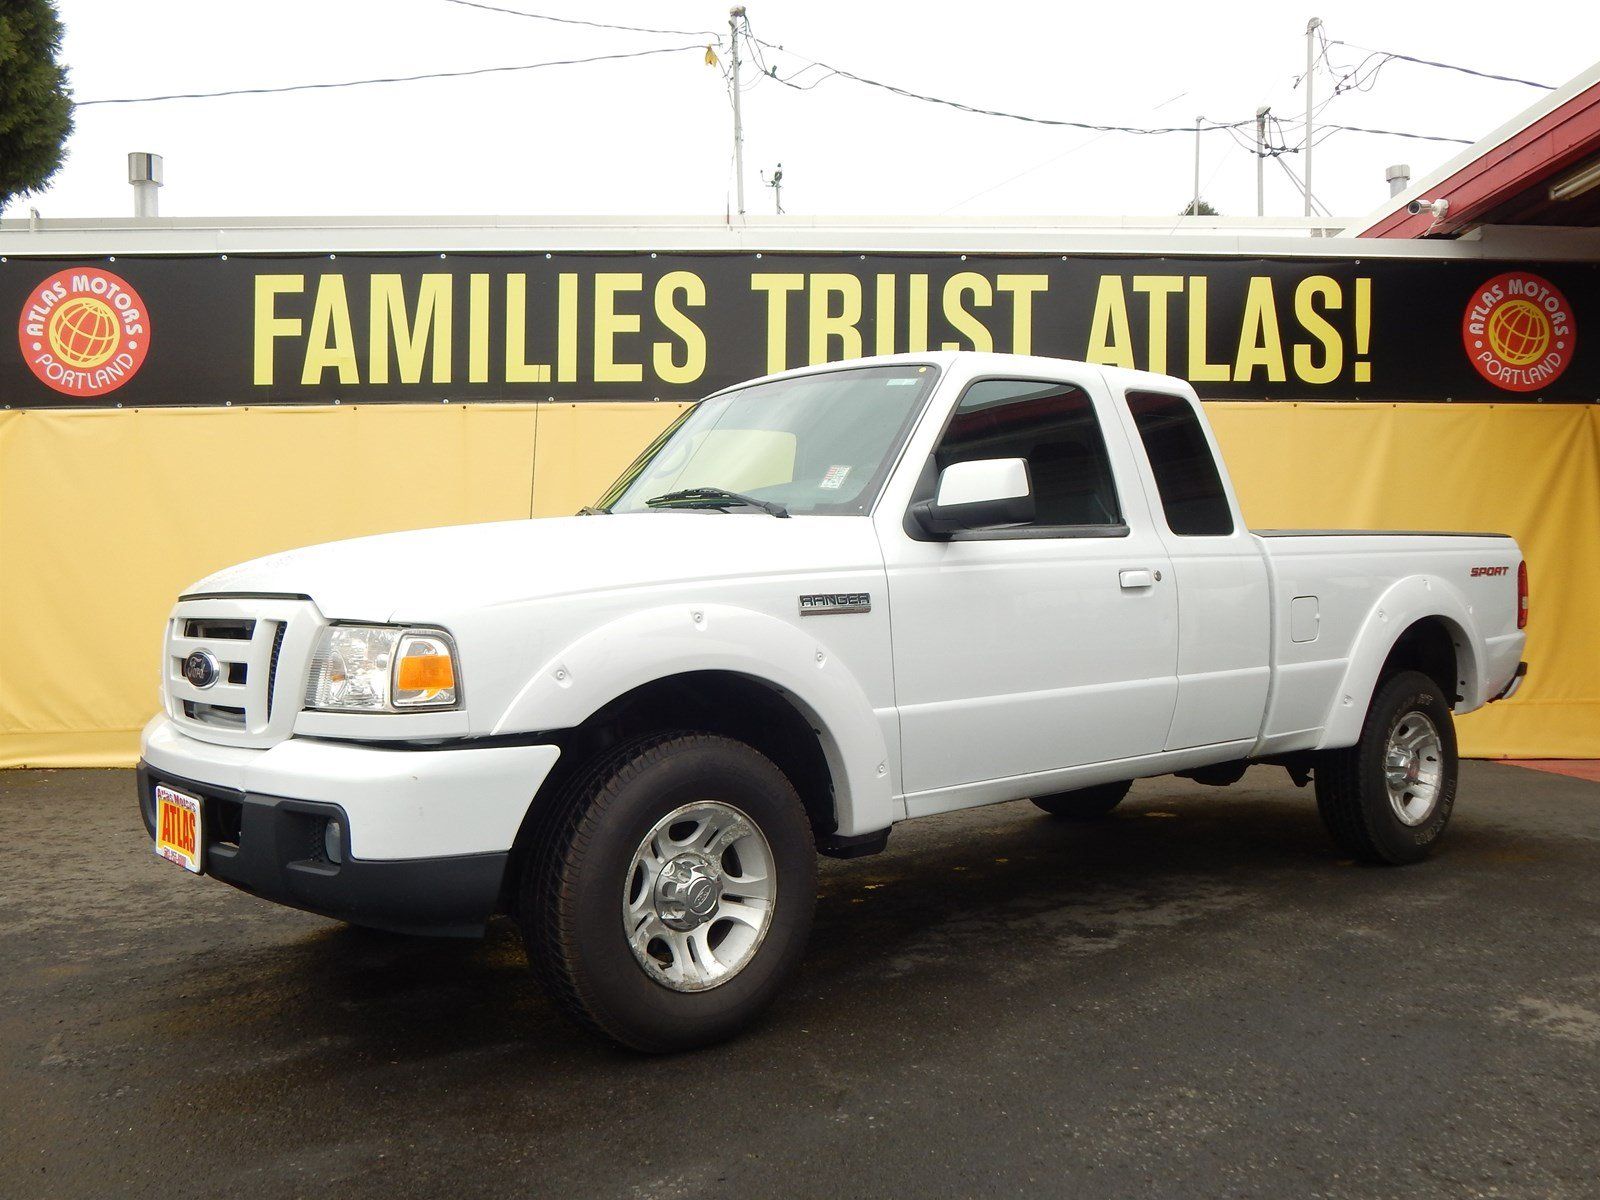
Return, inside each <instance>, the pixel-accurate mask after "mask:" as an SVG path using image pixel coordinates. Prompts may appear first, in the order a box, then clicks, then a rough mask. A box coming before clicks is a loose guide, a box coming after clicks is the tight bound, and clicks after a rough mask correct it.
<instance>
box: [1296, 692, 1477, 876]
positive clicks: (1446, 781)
mask: <svg viewBox="0 0 1600 1200" xmlns="http://www.w3.org/2000/svg"><path fill="white" fill-rule="evenodd" d="M1419 713H1420V714H1421V715H1422V716H1424V717H1426V718H1427V719H1428V720H1429V721H1430V722H1432V724H1433V727H1434V729H1435V731H1436V732H1437V734H1438V741H1439V749H1438V752H1437V754H1436V757H1437V759H1438V762H1437V768H1436V769H1437V771H1438V786H1437V794H1436V795H1435V797H1434V799H1433V801H1432V807H1431V808H1429V809H1427V810H1426V812H1425V814H1413V820H1415V821H1416V823H1415V824H1411V823H1407V822H1406V821H1404V820H1402V819H1401V817H1400V815H1399V813H1398V812H1396V809H1395V803H1394V802H1393V801H1391V799H1390V792H1389V786H1388V783H1387V780H1386V778H1385V764H1384V757H1385V751H1386V748H1387V747H1388V745H1389V742H1390V738H1391V736H1393V735H1394V734H1395V732H1396V730H1397V729H1400V728H1401V723H1402V722H1404V721H1406V720H1407V719H1408V718H1410V717H1411V716H1412V714H1419ZM1401 732H1402V733H1404V732H1405V730H1404V729H1401ZM1419 765H1425V764H1419ZM1458 766H1459V764H1458V760H1457V757H1456V730H1455V723H1454V721H1453V720H1452V717H1451V713H1450V704H1449V701H1448V700H1446V699H1445V695H1444V692H1443V691H1442V690H1441V689H1440V687H1439V685H1438V684H1437V683H1435V682H1434V681H1433V680H1432V679H1430V678H1428V677H1427V676H1426V675H1424V674H1422V673H1421V672H1419V671H1401V672H1399V673H1397V674H1395V675H1393V676H1391V677H1390V678H1388V679H1386V680H1384V681H1383V682H1382V683H1380V684H1379V686H1378V690H1377V693H1376V694H1375V695H1374V696H1373V697H1372V704H1371V705H1370V706H1369V707H1368V709H1367V718H1366V720H1365V721H1364V722H1363V723H1362V726H1361V739H1360V740H1359V741H1358V742H1357V743H1356V744H1355V745H1354V746H1350V747H1348V748H1346V749H1342V750H1329V751H1325V752H1324V753H1323V754H1322V755H1321V757H1320V758H1319V759H1318V761H1317V764H1316V767H1315V772H1314V773H1315V775H1316V783H1317V811H1318V812H1319V813H1320V814H1321V816H1322V823H1323V824H1324V825H1325V826H1327V829H1328V832H1329V833H1330V834H1332V835H1333V840H1334V841H1335V842H1337V843H1338V845H1339V848H1340V849H1341V850H1343V851H1344V852H1345V853H1346V854H1348V855H1350V856H1351V857H1352V858H1354V859H1356V860H1358V861H1360V862H1365V863H1380V864H1384V865H1387V866H1399V865H1401V864H1404V863H1414V862H1419V861H1421V860H1422V859H1424V858H1426V857H1427V856H1428V855H1429V854H1430V853H1431V852H1432V850H1433V848H1434V846H1435V845H1436V844H1437V843H1438V841H1439V836H1440V835H1441V834H1442V833H1444V829H1445V826H1446V825H1448V824H1449V823H1450V812H1451V810H1452V809H1453V808H1454V807H1455V802H1456V776H1457V770H1458ZM1410 794H1411V793H1409V792H1402V793H1401V795H1402V801H1404V800H1405V797H1406V796H1408V795H1410ZM1411 803H1413V804H1415V803H1417V802H1416V801H1415V800H1412V801H1411Z"/></svg>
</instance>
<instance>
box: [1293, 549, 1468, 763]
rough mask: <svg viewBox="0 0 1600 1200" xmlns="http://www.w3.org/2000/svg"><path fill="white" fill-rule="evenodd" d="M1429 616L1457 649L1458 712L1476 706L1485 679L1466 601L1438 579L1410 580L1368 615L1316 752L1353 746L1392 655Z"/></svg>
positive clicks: (1387, 594)
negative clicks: (1402, 639) (1441, 625)
mask: <svg viewBox="0 0 1600 1200" xmlns="http://www.w3.org/2000/svg"><path fill="white" fill-rule="evenodd" d="M1430 617H1433V618H1439V619H1441V620H1443V621H1444V624H1445V626H1446V628H1448V629H1449V631H1450V637H1451V640H1452V641H1453V642H1455V645H1456V677H1457V679H1458V680H1460V681H1461V683H1460V685H1459V690H1460V692H1461V696H1462V701H1461V703H1460V704H1459V705H1457V706H1455V707H1456V711H1458V712H1465V711H1468V710H1470V709H1473V708H1477V707H1478V705H1479V704H1480V703H1481V697H1480V696H1479V690H1480V683H1479V680H1480V679H1481V678H1482V664H1481V663H1480V662H1479V661H1478V654H1477V646H1478V644H1479V635H1478V632H1477V622H1476V621H1475V620H1474V619H1473V616H1472V612H1471V609H1470V607H1469V606H1468V604H1467V602H1466V599H1465V598H1464V597H1463V596H1462V595H1461V593H1460V592H1459V591H1458V590H1456V588H1455V587H1453V586H1452V585H1451V584H1450V583H1448V582H1446V581H1445V580H1443V579H1441V578H1440V577H1439V576H1437V575H1411V576H1407V577H1406V578H1405V579H1402V580H1400V581H1399V582H1397V583H1395V584H1393V585H1392V586H1391V587H1390V588H1389V589H1388V590H1387V591H1386V592H1384V593H1383V595H1382V596H1380V597H1379V598H1378V600H1377V602H1376V603H1375V604H1374V605H1373V606H1372V609H1371V611H1369V612H1368V613H1367V619H1366V621H1365V623H1364V624H1363V625H1362V627H1361V631H1360V632H1359V633H1358V634H1357V635H1356V638H1355V641H1354V643H1353V644H1352V646H1351V649H1350V661H1349V665H1348V667H1347V668H1346V670H1345V674H1344V679H1343V680H1342V681H1341V682H1340V684H1339V690H1338V691H1337V692H1336V693H1335V694H1334V697H1333V702H1332V704H1331V706H1330V707H1329V709H1328V719H1327V721H1326V723H1325V725H1324V727H1323V733H1322V740H1321V741H1320V742H1318V743H1317V749H1319V750H1322V749H1328V748H1331V747H1337V746H1353V745H1355V743H1356V739H1358V738H1359V737H1360V736H1361V726H1362V723H1363V722H1364V721H1365V720H1366V717H1367V707H1368V706H1369V705H1370V704H1371V703H1372V696H1373V693H1374V692H1375V691H1377V688H1378V673H1379V672H1380V671H1382V670H1383V664H1384V662H1385V660H1387V659H1388V657H1389V653H1390V652H1391V651H1392V650H1393V649H1394V647H1395V643H1396V642H1398V641H1399V640H1400V637H1401V635H1402V634H1404V633H1405V631H1406V630H1408V629H1410V628H1411V626H1413V625H1415V624H1416V623H1417V622H1418V621H1421V620H1425V619H1427V618H1430Z"/></svg>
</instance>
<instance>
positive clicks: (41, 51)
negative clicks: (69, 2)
mask: <svg viewBox="0 0 1600 1200" xmlns="http://www.w3.org/2000/svg"><path fill="white" fill-rule="evenodd" d="M60 53H61V18H60V17H59V16H58V15H57V14H56V6H55V4H54V2H53V0H0V209H4V208H5V206H6V204H7V203H8V202H9V201H10V200H12V199H13V198H15V197H17V196H21V195H23V194H25V193H27V192H33V191H37V190H38V189H40V188H41V187H43V186H44V185H45V183H46V182H47V181H48V180H49V179H50V177H51V176H52V175H54V174H55V173H56V172H57V171H59V170H60V169H61V163H62V160H63V158H64V154H63V150H64V148H65V146H66V143H67V137H68V135H69V134H71V132H72V97H71V95H70V94H69V93H68V92H67V69H66V68H65V67H63V66H62V65H61V64H60V63H59V62H57V61H56V56H57V55H58V54H60Z"/></svg>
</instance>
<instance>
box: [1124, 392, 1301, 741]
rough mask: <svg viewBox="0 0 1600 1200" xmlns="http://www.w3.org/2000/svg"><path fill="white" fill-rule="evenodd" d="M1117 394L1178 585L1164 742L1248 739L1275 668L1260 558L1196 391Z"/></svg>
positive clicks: (1263, 564) (1257, 726)
mask: <svg viewBox="0 0 1600 1200" xmlns="http://www.w3.org/2000/svg"><path fill="white" fill-rule="evenodd" d="M1123 399H1124V407H1125V412H1126V415H1127V416H1128V417H1130V418H1131V419H1132V434H1133V436H1134V437H1136V438H1137V439H1138V442H1139V445H1140V446H1141V447H1142V449H1143V451H1144V455H1143V457H1144V459H1145V462H1144V463H1143V464H1142V468H1143V470H1144V472H1145V479H1146V484H1147V486H1146V490H1147V492H1148V494H1149V497H1150V505H1151V507H1152V509H1153V510H1154V513H1155V517H1156V524H1157V527H1158V529H1159V530H1160V536H1161V540H1162V542H1163V544H1164V545H1165V546H1166V549H1167V554H1168V556H1169V557H1170V558H1171V560H1172V570H1173V576H1174V579H1175V580H1176V582H1177V585H1178V588H1177V590H1178V613H1179V618H1178V706H1177V712H1176V714H1175V715H1174V717H1173V722H1172V730H1171V732H1170V733H1169V734H1168V736H1167V746H1166V748H1167V749H1168V750H1183V749H1187V748H1189V747H1191V746H1211V745H1216V744H1219V743H1223V742H1237V741H1254V740H1255V739H1256V738H1257V737H1258V736H1259V735H1260V732H1261V719H1262V715H1263V713H1264V711H1265V708H1266V703H1267V685H1268V683H1269V681H1270V674H1271V667H1270V665H1269V663H1270V657H1271V651H1270V639H1271V622H1270V618H1269V612H1268V608H1269V603H1270V601H1269V599H1268V587H1267V566H1266V560H1265V559H1264V558H1263V557H1262V554H1261V549H1260V547H1259V546H1257V544H1256V542H1255V539H1254V538H1253V537H1252V536H1251V535H1250V532H1249V531H1248V530H1247V529H1245V527H1244V522H1243V521H1242V520H1240V519H1239V516H1238V506H1237V504H1236V503H1235V502H1234V500H1233V497H1232V496H1231V495H1230V494H1229V492H1228V488H1227V485H1226V483H1225V482H1224V475H1223V473H1222V472H1221V471H1220V470H1219V469H1218V466H1217V463H1218V458H1217V450H1216V446H1215V444H1214V442H1213V440H1212V439H1211V438H1209V437H1208V436H1207V431H1206V426H1205V424H1204V422H1202V421H1201V419H1200V415H1199V413H1198V412H1197V411H1196V408H1195V403H1194V401H1193V400H1192V399H1190V398H1189V397H1187V396H1182V395H1178V394H1176V393H1168V392H1159V391H1151V390H1132V389H1130V390H1128V391H1127V392H1125V393H1124V397H1123Z"/></svg>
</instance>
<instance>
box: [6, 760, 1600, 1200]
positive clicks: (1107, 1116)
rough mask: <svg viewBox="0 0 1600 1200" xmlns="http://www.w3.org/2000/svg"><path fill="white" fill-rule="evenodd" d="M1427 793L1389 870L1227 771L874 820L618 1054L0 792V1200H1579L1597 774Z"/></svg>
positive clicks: (504, 980) (1255, 783)
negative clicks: (698, 1036)
mask: <svg viewBox="0 0 1600 1200" xmlns="http://www.w3.org/2000/svg"><path fill="white" fill-rule="evenodd" d="M1460 795H1461V798H1460V800H1459V802H1458V805H1457V808H1456V814H1455V820H1454V823H1453V824H1452V827H1451V829H1450V830H1449V832H1448V833H1447V835H1446V836H1445V839H1444V843H1443V847H1442V849H1441V852H1440V853H1439V854H1438V855H1437V856H1436V857H1435V858H1433V859H1432V860H1430V861H1429V862H1427V863H1424V864H1422V865H1420V866H1415V867H1408V868H1403V869H1399V870H1392V869H1378V868H1369V867H1360V866H1356V865H1353V864H1351V863H1349V862H1344V861H1341V860H1340V859H1339V857H1338V856H1337V854H1336V852H1335V851H1334V849H1333V847H1332V844H1331V843H1330V842H1329V841H1328V840H1327V839H1326V837H1325V836H1324V835H1323V833H1322V830H1321V827H1320V826H1319V824H1318V822H1317V817H1316V810H1315V806H1314V803H1313V801H1312V799H1311V796H1310V793H1309V791H1298V790H1296V789H1295V788H1294V787H1293V786H1292V785H1291V784H1290V783H1289V782H1288V779H1287V777H1286V775H1285V774H1284V773H1283V772H1282V771H1279V770H1273V769H1267V768H1256V769H1254V770H1252V771H1251V772H1250V773H1249V775H1247V776H1246V778H1245V780H1244V782H1243V783H1241V784H1239V785H1237V786H1235V787H1233V788H1228V789H1213V788H1205V787H1201V786H1199V785H1195V784H1190V783H1185V782H1182V781H1176V780H1154V781H1148V782H1144V783H1141V784H1139V785H1137V786H1136V788H1135V790H1134V793H1133V795H1132V796H1131V797H1130V799H1129V800H1128V801H1127V802H1126V803H1125V804H1124V805H1123V807H1122V808H1121V809H1120V810H1118V813H1117V814H1116V815H1115V817H1114V818H1113V819H1111V820H1108V821H1106V822H1104V823H1102V824H1099V825H1094V826H1080V825H1070V824H1063V823H1058V822H1056V821H1053V820H1051V819H1049V818H1047V817H1045V816H1044V815H1043V814H1041V813H1039V812H1038V811H1037V810H1036V809H1034V808H1033V807H1032V806H1031V805H1029V804H1027V803H1021V804H1007V805H1001V806H997V807H994V808H988V809H980V810H976V811H972V812H967V813H958V814H952V815H949V816H945V817H938V818H934V819H931V820H926V821H921V822H915V823H912V824H908V825H903V826H901V827H899V828H898V829H896V831H895V834H894V836H893V837H892V838H891V840H890V849H889V851H888V853H886V854H884V855H881V856H879V857H876V858H870V859H864V860H861V861H858V862H853V863H838V862H831V861H826V860H825V861H824V864H823V871H822V896H821V901H820V906H819V909H818V916H817V925H816V931H815V934H814V936H813V939H812V943H811V948H810V952H809V954H808V956H807V959H806V962H805V965H804V968H803V970H802V973H801V976H800V977H799V979H798V980H797V982H796V984H795V986H794V987H793V988H792V990H791V991H790V993H789V995H788V996H787V997H786V998H785V999H784V1000H783V1001H782V1002H781V1003H780V1004H778V1005H777V1006H776V1007H775V1008H774V1009H773V1010H772V1011H771V1012H770V1013H769V1014H768V1016H767V1017H766V1018H765V1019H763V1020H762V1021H761V1022H760V1024H759V1025H758V1026H757V1027H756V1028H754V1029H752V1030H751V1031H750V1032H749V1033H748V1034H747V1035H746V1036H744V1037H743V1038H741V1039H739V1040H737V1041H735V1042H732V1043H729V1044H727V1045H723V1046H719V1047H715V1048H712V1049H710V1050H705V1051H701V1052H698V1053H695V1054H692V1055H684V1056H679V1057H675V1058H657V1059H652V1058H641V1057H639V1056H636V1055H633V1054H630V1053H627V1052H624V1051H621V1050H618V1049H615V1048H613V1047H612V1046H610V1045H608V1044H606V1043H604V1042H601V1041H598V1040H596V1039H594V1038H592V1037H590V1036H588V1035H585V1034H583V1033H580V1032H578V1031H577V1030H575V1029H573V1028H572V1027H570V1026H568V1025H567V1024H566V1023H565V1022H564V1021H563V1020H562V1019H561V1018H560V1017H559V1016H558V1015H557V1013H556V1012H555V1010H554V1009H553V1008H552V1007H551V1006H550V1005H549V1004H548V1003H547V1002H546V1001H545V999H544V998H543V996H541V995H540V993H539V991H538V989H537V988H536V986H535V985H534V983H533V981H532V979H531V978H530V976H529V975H528V973H527V972H526V968H525V964H524V961H523V954H522V947H521V943H520V941H519V940H518V938H517V936H516V931H515V929H514V928H513V927H512V926H510V925H509V924H508V923H505V922H499V923H497V924H496V926H495V927H494V928H492V929H491V931H490V934H489V936H488V937H487V938H486V939H485V940H483V941H482V942H476V941H474V942H449V941H430V940H425V939H412V938H403V937H396V936H390V935H384V934H376V933H368V932H363V931H360V930H355V929H350V928H347V927H344V926H341V925H338V924H336V923H334V922H331V921H327V920H323V919H321V918H318V917H314V916H309V915H306V914H303V913H297V912H292V911H289V910H287V909H282V908H278V907H275V906H273V905H269V904H266V903H264V902H261V901H258V900H255V899H253V898H252V897H250V896H247V895H245V894H243V893H240V892H237V891H234V890H232V889H231V888H228V887H227V886H225V885H223V884H220V883H217V882H215V881H212V880H206V879H196V878H191V877H188V876H186V875H185V874H184V872H183V871H182V870H180V869H178V868H176V867H174V866H172V865H170V864H167V863H164V862H161V861H159V860H157V859H156V858H155V857H154V856H153V855H152V854H151V853H150V850H149V844H148V841H147V840H146V838H145V834H144V831H143V829H142V827H141V825H140V823H139V819H138V815H137V813H136V811H135V807H134V800H133V776H132V774H131V772H127V771H12V772H4V773H0V818H3V820H4V831H5V833H4V837H3V838H0V1197H18V1198H21V1197H28V1198H29V1200H39V1198H44V1197H57V1196H71V1197H109V1196H115V1197H135V1196H167V1197H188V1196H205V1197H217V1196H241V1197H243V1196H248V1197H252V1198H257V1200H261V1198H273V1197H280V1196H317V1197H319V1198H327V1197H339V1198H343V1197H382V1198H383V1200H406V1198H409V1197H445V1196H448V1197H478V1196H496V1197H500V1196H503V1197H518V1198H525V1197H539V1196H561V1197H570V1198H574V1200H581V1198H588V1197H653V1198H661V1200H669V1198H678V1197H699V1196H717V1197H721V1196H730V1197H731V1196H740V1197H781V1196H826V1197H829V1200H843V1198H846V1197H872V1198H882V1197H891V1196H918V1197H926V1196H939V1195H962V1196H985V1197H989V1196H997V1195H1038V1196H1082V1197H1086V1198H1093V1200H1111V1198H1115V1197H1140V1198H1141V1200H1149V1198H1151V1197H1169V1196H1173V1197H1178V1196H1182V1197H1208V1198H1210V1197H1224V1196H1259V1197H1271V1198H1272V1200H1283V1198H1285V1197H1293V1198H1297V1200H1298V1198H1301V1197H1407V1198H1415V1197H1434V1196H1439V1197H1444V1196H1449V1197H1463V1196H1502V1197H1510V1196H1516V1197H1593V1196H1596V1195H1600V784H1595V783H1590V782H1585V781H1582V780H1575V779H1567V778H1563V777H1560V776H1554V775H1546V774H1539V773H1535V772H1532V771H1526V770H1521V769H1518V768H1514V767H1508V766H1501V765H1495V764H1481V763H1470V764H1467V765H1466V766H1465V767H1464V769H1463V779H1462V784H1461V793H1460Z"/></svg>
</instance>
